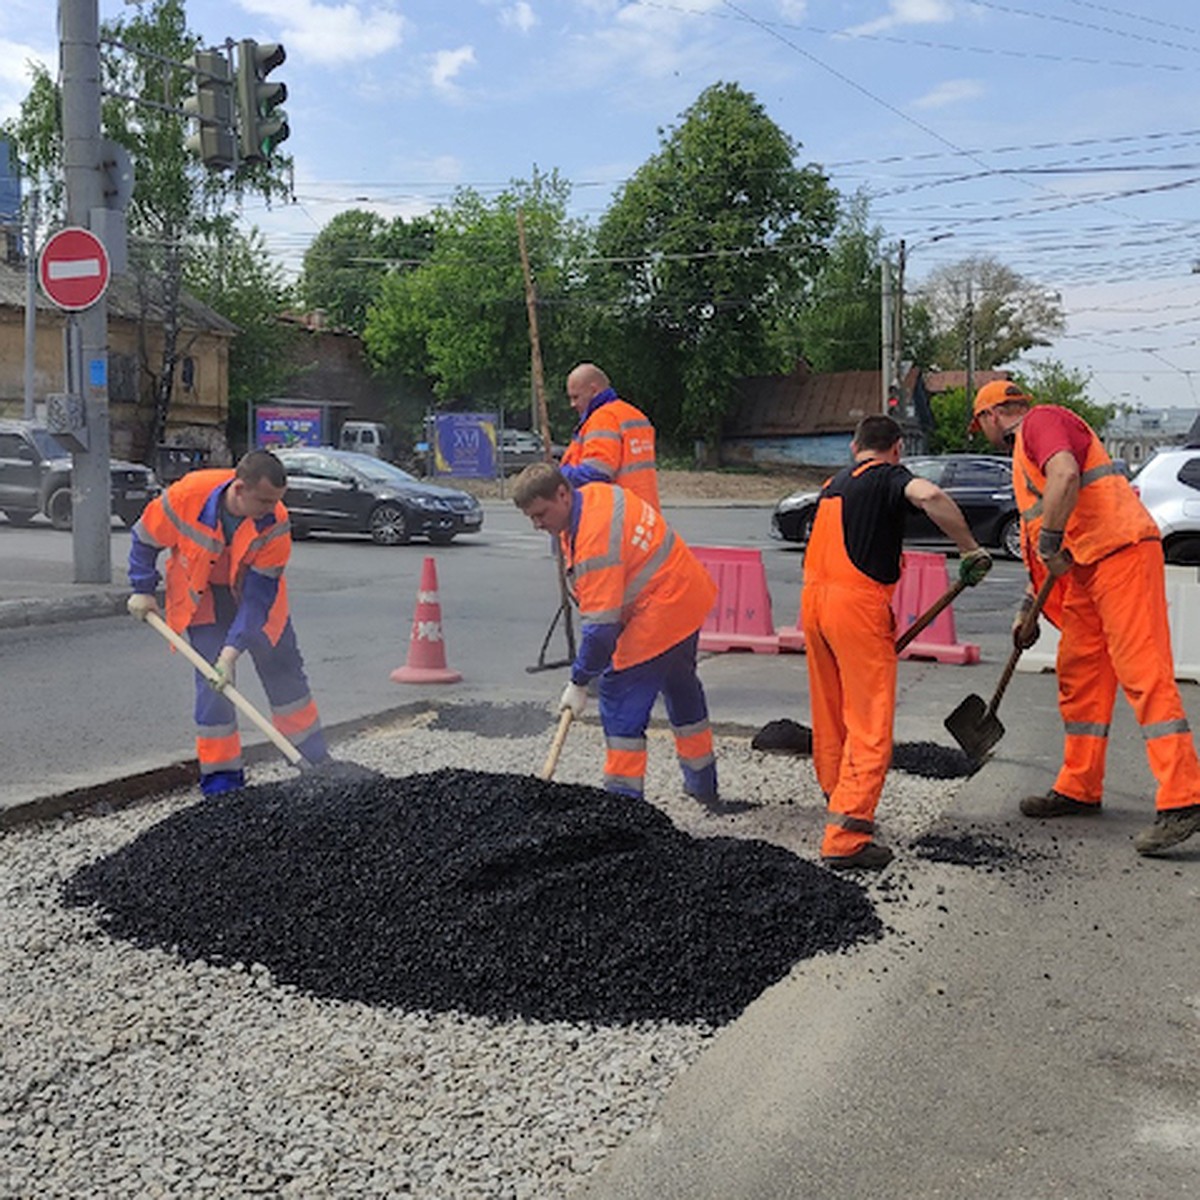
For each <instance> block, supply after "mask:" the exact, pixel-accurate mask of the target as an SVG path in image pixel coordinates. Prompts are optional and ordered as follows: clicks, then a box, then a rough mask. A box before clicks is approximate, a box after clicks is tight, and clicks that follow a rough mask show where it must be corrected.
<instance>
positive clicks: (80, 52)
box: [58, 0, 112, 583]
mask: <svg viewBox="0 0 1200 1200" xmlns="http://www.w3.org/2000/svg"><path fill="white" fill-rule="evenodd" d="M58 27H59V38H60V44H59V65H60V71H61V78H62V105H63V167H64V172H63V173H64V182H65V184H66V199H67V224H68V225H78V226H82V227H84V228H87V229H90V228H91V226H92V212H93V210H98V209H101V208H103V207H104V179H103V175H102V171H101V165H100V149H101V142H100V12H99V2H98V0H59V6H58ZM67 324H68V337H67V338H66V346H67V351H66V359H67V362H66V388H65V391H66V392H67V393H68V394H69V395H72V394H73V395H76V396H81V397H82V399H83V411H84V431H85V436H86V440H87V448H86V449H85V450H75V451H74V452H73V454H72V481H73V482H72V492H73V506H72V526H71V537H72V541H73V554H74V566H75V576H74V578H75V582H76V583H111V582H112V545H111V535H112V515H111V510H110V507H109V505H110V500H109V488H110V483H109V458H110V436H109V415H108V305H107V303H106V301H105V299H104V297H103V296H101V298H100V299H99V300H98V301H96V303H95V304H93V305H92V306H91V307H90V308H86V309H84V310H83V311H82V312H79V313H72V314H70V315H69V316H68V317H67ZM72 327H74V329H73V330H72ZM71 332H74V333H75V335H76V336H70V334H71ZM76 346H77V347H78V349H79V352H78V354H76V353H75V351H74V349H73V348H74V347H76ZM72 360H74V361H72Z"/></svg>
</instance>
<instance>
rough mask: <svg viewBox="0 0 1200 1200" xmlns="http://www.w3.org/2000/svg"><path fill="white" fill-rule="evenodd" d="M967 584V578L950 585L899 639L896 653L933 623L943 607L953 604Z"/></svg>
mask: <svg viewBox="0 0 1200 1200" xmlns="http://www.w3.org/2000/svg"><path fill="white" fill-rule="evenodd" d="M966 586H967V581H966V580H965V579H960V580H959V581H958V582H957V583H955V584H953V585H952V586H950V587H948V588H947V589H946V590H945V591H944V592H943V593H942V594H941V595H940V596H939V597H938V598H937V599H936V600H935V601H934V602H933V603H932V604H931V605H930V606H929V607H928V608H927V609H926V610H925V611H924V612H923V613H922V614H921V615H920V616H919V617H918V618H917V619H916V620H915V621H914V622H913V623H912V624H911V625H910V626H909V627H908V628H907V629H906V630H905V631H904V632H903V633H902V634H901V635H900V636H899V637H898V638H897V639H896V653H897V654H899V653H900V651H901V650H903V649H904V648H905V647H906V646H907V645H908V644H909V642H911V641H912V640H913V638H915V637H916V636H917V634H918V633H920V632H921V631H922V630H923V629H925V628H926V626H928V625H930V624H932V623H933V621H934V620H935V619H936V618H937V615H938V613H940V612H941V611H942V609H943V608H947V607H948V606H949V605H951V604H953V603H954V601H955V600H956V599H957V598H958V595H959V593H960V592H961V591H962V590H963V588H965V587H966Z"/></svg>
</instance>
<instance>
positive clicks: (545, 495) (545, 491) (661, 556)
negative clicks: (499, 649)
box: [513, 463, 720, 811]
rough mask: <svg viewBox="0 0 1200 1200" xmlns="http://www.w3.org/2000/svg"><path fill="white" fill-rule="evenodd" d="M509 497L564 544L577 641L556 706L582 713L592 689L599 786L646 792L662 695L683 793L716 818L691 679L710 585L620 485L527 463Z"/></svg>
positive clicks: (695, 683)
mask: <svg viewBox="0 0 1200 1200" xmlns="http://www.w3.org/2000/svg"><path fill="white" fill-rule="evenodd" d="M513 499H514V501H515V502H516V504H517V507H518V508H520V509H521V510H522V511H523V512H524V513H525V515H526V516H527V517H529V519H530V520H531V521H532V522H533V524H534V527H535V528H536V529H542V530H545V531H546V532H547V533H549V534H551V535H552V536H555V537H558V538H559V539H560V542H561V545H562V550H563V562H564V564H565V566H566V569H567V574H568V578H569V579H570V580H571V583H572V585H573V587H574V590H575V593H576V597H577V599H578V602H579V613H580V624H581V634H580V644H579V648H578V651H577V653H576V655H575V661H574V663H573V664H572V666H571V678H570V681H569V682H568V683H567V685H566V687H565V688H564V689H563V693H562V697H561V699H560V702H559V707H560V710H563V709H570V710H571V711H572V713H573V714H574V715H575V716H576V717H579V716H582V715H583V712H584V709H585V708H586V706H587V698H588V684H589V683H590V682H591V681H592V680H598V681H599V704H600V721H601V724H602V725H603V727H604V739H605V745H606V748H607V749H606V755H605V760H604V786H605V788H606V789H607V790H608V791H612V792H620V793H622V794H624V795H627V796H638V797H640V796H641V795H642V793H643V790H644V783H643V781H644V778H645V774H646V727H647V725H648V724H649V722H650V712H651V710H652V709H653V707H654V702H655V700H656V699H657V698H658V696H659V695H660V694H661V695H662V697H663V701H664V703H665V705H666V710H667V718H668V720H669V721H670V723H671V729H672V732H673V733H674V735H675V752H676V755H677V757H678V760H679V765H680V768H681V769H682V771H683V786H684V790H685V791H686V792H687V793H688V794H689V795H691V796H694V797H695V798H696V799H698V800H699V801H700V802H701V803H702V804H705V805H706V806H708V807H710V808H711V809H713V810H714V811H716V810H718V809H719V807H720V801H719V799H718V796H717V767H716V761H715V758H714V756H713V738H712V729H711V727H710V725H709V720H708V705H707V702H706V700H705V697H704V688H703V687H702V686H701V683H700V678H699V676H698V675H697V673H696V648H697V645H698V643H699V638H700V627H701V625H703V624H704V619H705V617H706V616H707V615H708V612H709V610H710V609H711V608H712V606H713V602H714V601H715V600H716V596H717V588H716V584H714V583H713V581H712V577H711V576H710V575H709V574H708V572H707V571H706V570H705V569H704V567H703V566H702V565H701V563H700V562H699V560H698V559H697V558H696V556H695V555H694V554H693V553H692V552H691V550H690V549H688V547H687V545H686V543H685V542H684V540H683V539H682V538H681V537H680V536H679V535H678V534H676V533H675V532H674V531H673V530H672V529H671V528H670V526H669V525H668V524H667V523H666V521H665V520H664V519H663V516H662V514H661V513H660V512H659V511H658V509H656V508H655V507H653V506H652V505H651V504H649V503H648V502H647V501H645V500H643V499H640V498H639V497H638V496H636V495H634V494H633V493H632V492H630V491H626V490H625V488H622V487H615V486H611V485H604V484H588V485H585V486H583V487H579V488H575V487H572V486H571V485H570V484H569V483H568V482H567V480H566V478H565V476H564V474H563V472H562V471H561V470H560V469H559V468H557V467H555V466H554V465H553V464H551V463H534V464H533V465H532V466H529V467H526V468H525V470H524V471H522V472H521V474H520V475H518V476H517V479H516V481H515V483H514V485H513Z"/></svg>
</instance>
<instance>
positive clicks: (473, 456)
mask: <svg viewBox="0 0 1200 1200" xmlns="http://www.w3.org/2000/svg"><path fill="white" fill-rule="evenodd" d="M496 423H497V422H496V414H495V413H438V414H437V415H436V416H435V417H434V418H433V433H434V438H433V472H434V474H435V475H456V476H458V477H459V478H460V479H494V478H495V477H496Z"/></svg>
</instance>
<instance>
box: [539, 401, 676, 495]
mask: <svg viewBox="0 0 1200 1200" xmlns="http://www.w3.org/2000/svg"><path fill="white" fill-rule="evenodd" d="M561 465H562V466H563V467H566V468H568V470H567V471H565V472H564V474H565V475H566V477H567V480H568V481H569V482H570V483H571V484H572V485H574V486H576V487H578V486H581V485H582V484H584V483H590V482H598V483H600V482H602V483H615V484H617V485H618V486H620V487H623V488H625V490H626V491H629V492H633V494H634V495H635V496H640V497H641V498H642V499H643V500H645V501H646V503H647V504H651V505H653V506H654V507H655V508H659V507H660V505H659V502H658V471H657V468H656V465H655V457H654V426H653V425H651V424H650V420H649V418H648V417H647V416H646V414H645V413H643V412H642V411H641V410H640V409H637V408H634V406H633V405H632V404H629V403H628V402H627V401H625V400H621V399H617V398H614V399H612V400H605V401H604V402H603V403H601V404H599V405H597V406H596V407H595V408H594V409H593V410H592V411H591V412H590V413H588V415H587V416H586V417H584V419H583V420H582V421H581V422H580V424H579V428H578V429H576V431H575V433H574V435H573V436H572V438H571V444H570V445H569V446H568V447H567V449H566V452H565V453H564V454H563V456H562V463H561ZM575 467H586V468H588V471H587V473H586V474H585V475H579V476H577V475H576V474H575V473H574V472H573V471H572V470H570V468H575Z"/></svg>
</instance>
